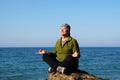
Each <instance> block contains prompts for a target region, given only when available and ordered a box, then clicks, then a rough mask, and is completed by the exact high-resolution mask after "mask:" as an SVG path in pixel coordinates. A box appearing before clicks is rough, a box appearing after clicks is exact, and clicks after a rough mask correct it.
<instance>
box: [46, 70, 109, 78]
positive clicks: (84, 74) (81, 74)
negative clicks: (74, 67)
mask: <svg viewBox="0 0 120 80" xmlns="http://www.w3.org/2000/svg"><path fill="white" fill-rule="evenodd" d="M47 80H109V79H102V78H98V77H96V76H94V75H92V74H89V73H87V72H85V71H81V70H78V71H77V72H75V73H71V74H69V75H66V74H61V73H49V76H48V78H47Z"/></svg>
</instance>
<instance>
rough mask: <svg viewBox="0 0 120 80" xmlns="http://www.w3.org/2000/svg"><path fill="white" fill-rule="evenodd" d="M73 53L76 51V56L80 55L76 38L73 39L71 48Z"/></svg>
mask: <svg viewBox="0 0 120 80" xmlns="http://www.w3.org/2000/svg"><path fill="white" fill-rule="evenodd" d="M72 51H73V53H74V52H78V56H79V57H80V47H79V44H78V42H77V40H75V39H74V40H73V48H72Z"/></svg>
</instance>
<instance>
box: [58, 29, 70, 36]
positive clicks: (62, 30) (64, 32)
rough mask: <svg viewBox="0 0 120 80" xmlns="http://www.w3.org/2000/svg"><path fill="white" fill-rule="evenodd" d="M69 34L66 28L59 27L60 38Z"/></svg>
mask: <svg viewBox="0 0 120 80" xmlns="http://www.w3.org/2000/svg"><path fill="white" fill-rule="evenodd" d="M69 33H70V31H69V30H68V28H66V27H60V34H61V36H66V35H68V34H69Z"/></svg>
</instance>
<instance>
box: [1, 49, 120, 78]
mask: <svg viewBox="0 0 120 80" xmlns="http://www.w3.org/2000/svg"><path fill="white" fill-rule="evenodd" d="M42 48H43V49H45V50H46V51H53V48H52V47H42ZM39 49H40V47H33V48H32V47H30V48H24V47H23V48H18V47H17V48H0V80H45V79H46V77H47V76H48V72H47V69H48V67H49V66H48V65H47V64H46V63H45V62H43V60H42V55H37V54H36V52H37V51H38V50H39ZM80 50H81V57H80V59H79V69H81V70H85V71H87V72H88V73H91V74H93V75H95V76H97V77H101V78H108V79H110V80H120V47H81V48H80Z"/></svg>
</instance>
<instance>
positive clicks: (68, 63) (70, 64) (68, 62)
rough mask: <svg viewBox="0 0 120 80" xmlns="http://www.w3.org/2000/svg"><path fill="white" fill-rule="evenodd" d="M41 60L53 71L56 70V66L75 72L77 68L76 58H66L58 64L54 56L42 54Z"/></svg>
mask: <svg viewBox="0 0 120 80" xmlns="http://www.w3.org/2000/svg"><path fill="white" fill-rule="evenodd" d="M43 60H44V61H45V62H46V63H47V64H48V65H49V66H50V67H52V68H53V69H54V70H56V68H57V66H62V67H66V69H68V70H71V71H75V70H77V68H78V58H74V57H72V56H68V57H66V58H65V59H64V60H63V62H59V61H58V60H56V56H55V55H50V54H44V55H43Z"/></svg>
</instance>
